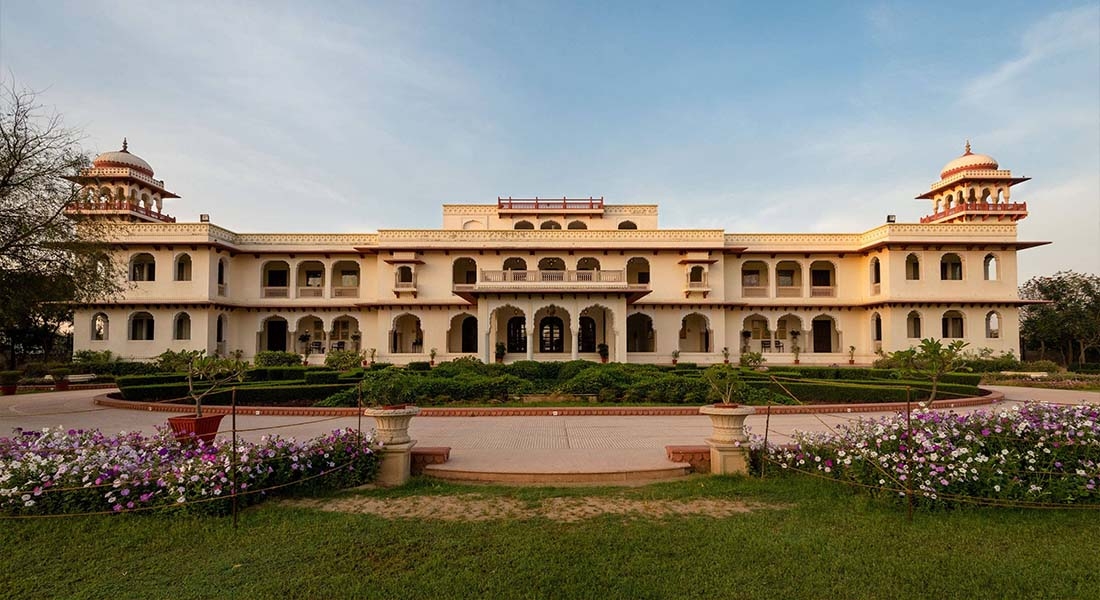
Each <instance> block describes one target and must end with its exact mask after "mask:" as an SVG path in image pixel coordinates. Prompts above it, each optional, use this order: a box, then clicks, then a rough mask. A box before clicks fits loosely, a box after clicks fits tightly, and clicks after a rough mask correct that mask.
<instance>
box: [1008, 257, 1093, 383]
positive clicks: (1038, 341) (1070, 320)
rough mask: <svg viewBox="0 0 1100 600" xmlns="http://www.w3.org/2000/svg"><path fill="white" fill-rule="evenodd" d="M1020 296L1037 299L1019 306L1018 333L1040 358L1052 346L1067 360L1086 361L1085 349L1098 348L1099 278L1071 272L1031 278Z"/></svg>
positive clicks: (1023, 286) (1043, 356)
mask: <svg viewBox="0 0 1100 600" xmlns="http://www.w3.org/2000/svg"><path fill="white" fill-rule="evenodd" d="M1020 297H1021V298H1023V299H1025V300H1035V301H1039V302H1040V303H1038V304H1032V305H1028V306H1025V307H1023V309H1021V314H1020V333H1021V335H1022V336H1023V338H1024V344H1025V346H1026V347H1028V348H1032V349H1034V348H1038V349H1039V352H1040V356H1039V357H1040V358H1041V359H1043V358H1046V352H1047V350H1048V349H1051V348H1055V349H1058V350H1059V351H1060V352H1061V353H1062V355H1063V357H1064V359H1065V361H1066V362H1067V363H1071V362H1087V360H1086V354H1087V353H1088V351H1089V350H1096V349H1098V348H1100V277H1098V276H1096V275H1090V274H1084V273H1076V272H1074V271H1059V272H1057V273H1055V274H1054V275H1049V276H1040V277H1032V278H1031V279H1029V280H1028V281H1027V283H1025V284H1024V285H1022V286H1021V287H1020ZM1075 358H1076V361H1075V360H1074V359H1075Z"/></svg>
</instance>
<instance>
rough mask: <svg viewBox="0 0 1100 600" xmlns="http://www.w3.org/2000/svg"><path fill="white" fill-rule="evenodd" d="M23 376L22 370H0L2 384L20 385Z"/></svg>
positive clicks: (0, 383) (0, 382)
mask: <svg viewBox="0 0 1100 600" xmlns="http://www.w3.org/2000/svg"><path fill="white" fill-rule="evenodd" d="M22 378H23V372H22V371H0V385H18V384H19V380H20V379H22Z"/></svg>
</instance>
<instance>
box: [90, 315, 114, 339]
mask: <svg viewBox="0 0 1100 600" xmlns="http://www.w3.org/2000/svg"><path fill="white" fill-rule="evenodd" d="M110 333H111V321H110V319H108V318H107V315H106V314H104V313H96V314H95V316H93V317H92V341H96V342H102V341H105V340H107V339H109V338H108V336H109V335H110Z"/></svg>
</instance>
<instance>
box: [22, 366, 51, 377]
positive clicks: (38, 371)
mask: <svg viewBox="0 0 1100 600" xmlns="http://www.w3.org/2000/svg"><path fill="white" fill-rule="evenodd" d="M47 372H49V367H47V366H46V363H44V362H29V363H27V364H25V365H23V374H24V375H25V376H26V377H28V378H31V379H38V378H40V377H45V376H46V373H47Z"/></svg>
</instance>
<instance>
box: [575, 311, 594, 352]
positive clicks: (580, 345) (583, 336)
mask: <svg viewBox="0 0 1100 600" xmlns="http://www.w3.org/2000/svg"><path fill="white" fill-rule="evenodd" d="M579 327H580V331H578V332H577V351H578V352H595V351H596V319H593V318H592V317H589V316H587V315H585V316H581V318H580V322H579Z"/></svg>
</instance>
